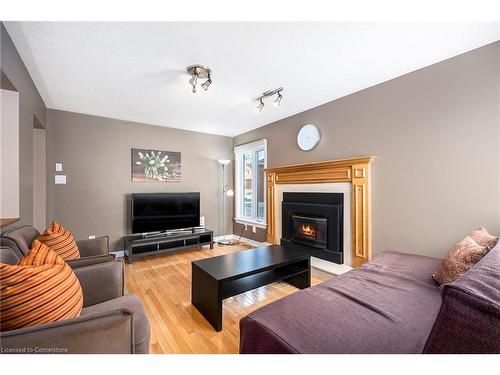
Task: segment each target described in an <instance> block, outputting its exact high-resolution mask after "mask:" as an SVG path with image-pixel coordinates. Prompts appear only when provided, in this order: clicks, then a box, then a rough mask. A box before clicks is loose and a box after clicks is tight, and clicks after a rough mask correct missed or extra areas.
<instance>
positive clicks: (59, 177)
mask: <svg viewBox="0 0 500 375" xmlns="http://www.w3.org/2000/svg"><path fill="white" fill-rule="evenodd" d="M54 183H55V184H56V185H66V175H65V174H56V175H55V176H54Z"/></svg>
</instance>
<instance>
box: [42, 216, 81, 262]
mask: <svg viewBox="0 0 500 375" xmlns="http://www.w3.org/2000/svg"><path fill="white" fill-rule="evenodd" d="M37 240H38V241H40V242H41V243H43V244H44V245H47V246H48V247H49V248H50V249H51V250H53V251H55V252H56V254H57V255H59V256H60V257H61V258H63V259H64V260H72V259H79V258H80V250H78V246H76V242H75V239H74V238H73V235H72V234H71V232H70V231H69V230H67V229H66V228H64V227H63V226H62V225H60V224H59V223H58V222H56V221H53V222H52V225H51V226H50V227H48V228H47V229H45V232H43V233H42V235H41V236H40V237H38V238H37Z"/></svg>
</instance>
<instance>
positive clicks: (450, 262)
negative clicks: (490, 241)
mask: <svg viewBox="0 0 500 375" xmlns="http://www.w3.org/2000/svg"><path fill="white" fill-rule="evenodd" d="M488 251H489V249H488V247H486V246H481V245H479V244H478V243H476V241H474V240H473V239H472V237H470V236H467V237H465V238H464V239H463V240H462V241H460V242H459V243H458V244H456V245H455V247H454V248H453V249H451V250H450V252H449V253H448V254H447V255H446V256H445V257H444V258H443V261H442V262H441V264H440V265H439V269H438V270H437V272H436V273H435V274H433V275H432V277H433V279H434V280H436V281H437V282H438V283H439V284H445V283H451V282H453V281H455V280H456V279H457V278H458V277H459V276H460V275H462V274H464V273H465V272H467V271H468V270H469V269H470V268H471V267H472V266H473V265H474V264H476V263H477V262H479V261H480V260H481V258H482V257H483V256H485V255H486V253H488Z"/></svg>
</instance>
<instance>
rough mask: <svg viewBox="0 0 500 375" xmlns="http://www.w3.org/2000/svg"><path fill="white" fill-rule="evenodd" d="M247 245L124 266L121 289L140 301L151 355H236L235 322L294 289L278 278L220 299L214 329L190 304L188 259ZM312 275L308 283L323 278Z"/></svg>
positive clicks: (237, 342)
mask: <svg viewBox="0 0 500 375" xmlns="http://www.w3.org/2000/svg"><path fill="white" fill-rule="evenodd" d="M247 248H250V247H249V246H246V245H238V246H227V247H220V246H217V245H215V247H214V249H213V250H210V249H208V246H207V247H204V248H203V249H195V250H188V251H184V252H176V253H172V254H167V255H163V256H158V257H148V258H143V259H141V260H136V261H134V263H133V264H126V265H125V289H126V291H127V292H128V293H134V294H136V295H137V296H138V297H139V298H140V299H141V300H142V302H143V303H144V305H145V307H146V311H147V314H148V316H149V320H150V324H151V353H176V354H182V353H196V354H199V353H226V354H227V353H238V347H239V321H240V319H241V318H242V317H244V316H245V315H247V314H249V313H250V312H252V311H253V310H256V309H257V308H259V307H261V306H264V305H266V304H268V303H270V302H272V301H275V300H277V299H279V298H282V297H284V296H286V295H288V294H291V293H294V292H296V291H297V290H298V289H297V288H295V287H293V286H291V285H289V284H287V283H285V282H278V283H273V284H270V285H266V286H264V287H261V288H258V289H254V290H251V291H249V292H246V293H242V294H239V295H237V296H234V297H231V298H228V299H226V300H224V302H223V316H224V321H223V329H222V331H220V332H216V331H215V330H214V329H213V328H212V326H211V325H210V324H209V323H208V322H207V321H206V320H205V319H204V318H203V316H202V315H201V314H200V313H199V312H198V310H196V308H195V307H194V306H192V305H191V262H192V261H193V260H197V259H203V258H209V257H212V256H216V255H224V254H229V253H231V252H235V251H241V250H245V249H247ZM329 277H330V275H329V274H326V273H315V272H314V271H313V276H312V280H311V283H312V285H316V284H319V283H321V282H323V281H325V280H326V279H327V278H329Z"/></svg>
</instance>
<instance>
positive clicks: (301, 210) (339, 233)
mask: <svg viewBox="0 0 500 375" xmlns="http://www.w3.org/2000/svg"><path fill="white" fill-rule="evenodd" d="M343 208H344V195H343V194H342V193H283V203H282V238H281V243H282V245H285V246H288V247H293V248H299V249H303V250H306V251H309V252H310V253H311V255H312V256H314V257H316V258H321V259H325V260H328V261H330V262H334V263H338V264H342V263H343V260H344V257H343V233H344V209H343Z"/></svg>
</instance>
